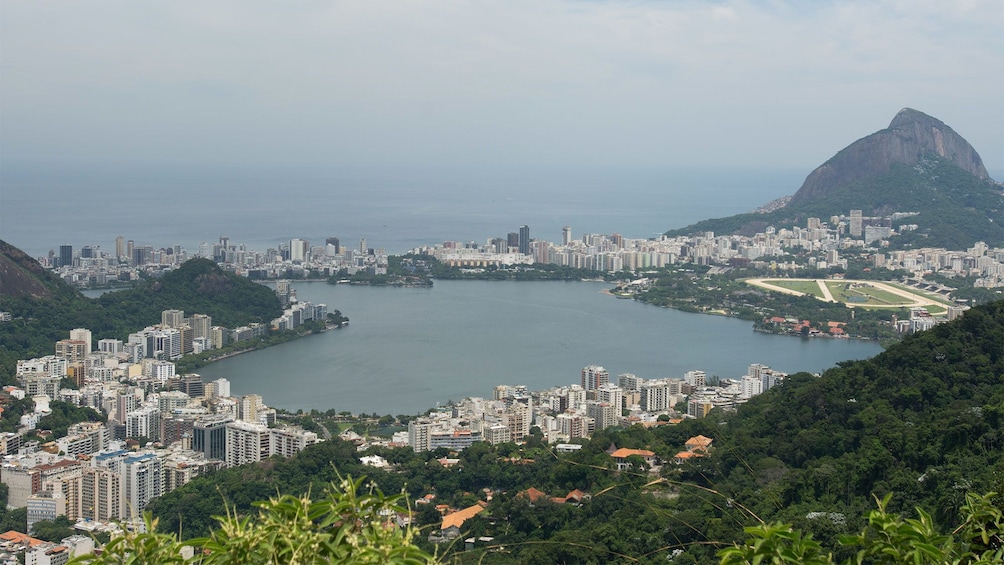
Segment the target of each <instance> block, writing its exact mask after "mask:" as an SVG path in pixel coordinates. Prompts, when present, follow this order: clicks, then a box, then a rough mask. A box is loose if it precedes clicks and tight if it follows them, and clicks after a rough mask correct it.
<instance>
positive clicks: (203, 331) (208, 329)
mask: <svg viewBox="0 0 1004 565" xmlns="http://www.w3.org/2000/svg"><path fill="white" fill-rule="evenodd" d="M188 325H190V326H192V331H193V332H194V333H193V334H192V335H193V337H205V338H211V337H212V330H213V318H212V316H207V315H205V314H192V317H191V318H189V319H188Z"/></svg>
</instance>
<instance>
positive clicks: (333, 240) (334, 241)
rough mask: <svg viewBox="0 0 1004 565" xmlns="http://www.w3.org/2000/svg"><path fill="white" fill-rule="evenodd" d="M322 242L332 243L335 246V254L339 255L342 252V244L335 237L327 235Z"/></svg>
mask: <svg viewBox="0 0 1004 565" xmlns="http://www.w3.org/2000/svg"><path fill="white" fill-rule="evenodd" d="M324 244H325V245H334V246H335V255H339V254H340V253H341V252H342V245H341V243H339V241H338V238H337V237H329V238H328V239H326V240H324Z"/></svg>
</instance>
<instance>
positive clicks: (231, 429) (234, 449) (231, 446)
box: [224, 422, 269, 467]
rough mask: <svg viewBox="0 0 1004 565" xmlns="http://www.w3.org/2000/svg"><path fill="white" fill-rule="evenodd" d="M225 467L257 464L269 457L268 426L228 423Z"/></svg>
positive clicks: (249, 423)
mask: <svg viewBox="0 0 1004 565" xmlns="http://www.w3.org/2000/svg"><path fill="white" fill-rule="evenodd" d="M226 438H227V439H226V457H225V459H224V460H225V461H226V462H227V467H236V466H238V465H246V464H248V463H257V462H259V461H261V460H262V459H266V458H268V456H269V445H268V441H269V433H268V426H263V425H261V424H252V423H251V422H230V423H228V424H227V425H226Z"/></svg>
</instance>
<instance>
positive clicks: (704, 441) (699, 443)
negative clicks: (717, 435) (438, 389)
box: [687, 436, 714, 450]
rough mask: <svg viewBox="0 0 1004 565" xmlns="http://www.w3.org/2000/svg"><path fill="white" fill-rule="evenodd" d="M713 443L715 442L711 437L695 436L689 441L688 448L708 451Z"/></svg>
mask: <svg viewBox="0 0 1004 565" xmlns="http://www.w3.org/2000/svg"><path fill="white" fill-rule="evenodd" d="M712 441H714V440H713V439H711V438H709V437H705V436H694V437H692V438H690V439H688V440H687V447H689V448H692V449H691V450H693V449H696V448H701V449H707V448H709V447H711V442H712Z"/></svg>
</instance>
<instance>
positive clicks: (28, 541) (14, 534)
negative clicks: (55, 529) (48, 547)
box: [0, 530, 45, 547]
mask: <svg viewBox="0 0 1004 565" xmlns="http://www.w3.org/2000/svg"><path fill="white" fill-rule="evenodd" d="M0 539H2V540H4V541H9V542H13V543H19V544H21V545H27V546H29V547H35V546H36V545H38V544H40V543H45V542H44V541H42V540H40V539H35V538H33V537H31V536H29V535H28V534H22V533H21V532H18V531H16V530H10V531H7V532H4V533H2V534H0Z"/></svg>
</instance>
